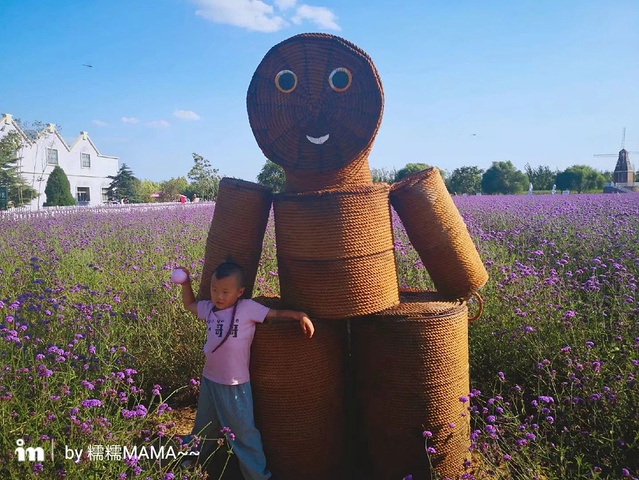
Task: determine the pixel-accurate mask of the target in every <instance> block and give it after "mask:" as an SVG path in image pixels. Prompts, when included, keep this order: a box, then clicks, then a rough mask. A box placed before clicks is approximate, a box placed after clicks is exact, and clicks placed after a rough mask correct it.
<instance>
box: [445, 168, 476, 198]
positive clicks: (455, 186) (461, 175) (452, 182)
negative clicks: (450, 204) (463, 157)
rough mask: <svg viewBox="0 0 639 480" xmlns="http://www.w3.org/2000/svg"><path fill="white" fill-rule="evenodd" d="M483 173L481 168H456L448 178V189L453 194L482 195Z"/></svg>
mask: <svg viewBox="0 0 639 480" xmlns="http://www.w3.org/2000/svg"><path fill="white" fill-rule="evenodd" d="M483 173H484V171H483V170H482V169H481V168H479V167H460V168H456V169H455V170H453V173H452V174H451V175H450V177H449V178H448V181H447V182H446V187H447V188H448V191H449V192H452V193H468V194H472V193H480V192H481V176H482V174H483Z"/></svg>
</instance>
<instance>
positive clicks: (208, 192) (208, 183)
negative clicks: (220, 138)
mask: <svg viewBox="0 0 639 480" xmlns="http://www.w3.org/2000/svg"><path fill="white" fill-rule="evenodd" d="M193 162H194V163H195V164H194V165H193V168H191V170H189V173H188V174H187V177H189V180H191V182H192V184H191V188H190V189H189V190H191V191H192V192H189V193H197V195H198V196H199V197H200V198H202V199H207V200H215V199H216V198H217V192H218V190H219V188H220V176H219V175H218V171H219V170H218V169H217V168H213V167H211V162H209V161H208V160H207V159H206V158H204V157H203V156H202V155H198V154H197V153H193Z"/></svg>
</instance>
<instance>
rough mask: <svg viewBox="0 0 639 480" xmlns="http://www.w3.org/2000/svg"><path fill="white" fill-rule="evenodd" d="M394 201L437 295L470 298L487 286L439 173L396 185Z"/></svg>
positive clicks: (428, 172) (426, 172) (424, 173)
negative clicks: (472, 294)
mask: <svg viewBox="0 0 639 480" xmlns="http://www.w3.org/2000/svg"><path fill="white" fill-rule="evenodd" d="M390 200H391V204H392V205H393V207H394V208H395V210H396V211H397V213H398V215H399V217H400V218H401V220H402V222H403V224H404V227H405V228H406V233H407V234H408V238H409V239H410V241H411V243H412V244H413V246H414V247H415V250H416V251H417V253H418V254H419V256H420V258H421V260H422V262H423V264H424V266H425V267H426V270H427V271H428V273H429V275H430V277H431V278H432V280H433V283H434V284H435V287H436V288H437V291H438V292H439V293H441V294H442V295H444V296H446V297H447V298H450V299H456V298H467V297H469V296H470V294H471V293H473V292H475V291H477V290H479V289H480V288H481V287H482V286H483V285H484V284H485V283H486V282H487V281H488V273H487V272H486V269H485V268H484V265H483V263H482V261H481V258H480V257H479V253H478V252H477V248H476V247H475V244H474V243H473V240H472V238H471V237H470V234H469V233H468V229H467V228H466V224H465V223H464V220H463V218H462V216H461V215H460V214H459V211H458V210H457V207H456V206H455V204H454V203H453V199H452V198H451V196H450V194H449V193H448V190H446V186H445V184H444V181H443V180H442V178H441V175H440V174H439V171H438V170H437V169H436V168H430V169H427V170H424V171H422V172H417V173H415V174H412V175H409V176H408V177H405V178H404V179H402V180H401V181H400V182H398V183H396V184H394V185H393V187H392V190H391V194H390Z"/></svg>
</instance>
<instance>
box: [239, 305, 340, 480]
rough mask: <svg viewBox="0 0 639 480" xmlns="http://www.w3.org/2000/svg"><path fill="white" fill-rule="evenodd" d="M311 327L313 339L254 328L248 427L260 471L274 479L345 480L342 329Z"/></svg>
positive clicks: (287, 328)
mask: <svg viewBox="0 0 639 480" xmlns="http://www.w3.org/2000/svg"><path fill="white" fill-rule="evenodd" d="M257 300H258V301H260V303H265V302H263V301H261V300H260V298H258V299H257ZM267 305H268V304H267ZM268 306H271V305H268ZM272 308H276V307H272ZM313 323H314V324H315V334H314V336H313V338H312V339H308V338H306V337H305V336H304V335H303V334H302V332H301V330H300V326H299V324H298V323H297V322H292V321H290V320H274V321H272V322H267V323H264V324H261V325H258V326H257V328H256V332H255V337H254V340H253V345H252V347H251V384H252V388H253V397H254V410H255V423H256V425H257V428H258V429H259V430H260V433H261V435H262V443H263V445H264V453H265V454H266V462H267V467H268V468H269V470H271V472H272V473H273V475H274V476H275V478H277V479H278V480H300V479H305V480H307V479H308V480H329V479H330V480H340V479H344V480H350V476H348V474H347V465H346V461H347V458H346V451H345V443H346V442H345V438H346V435H345V409H344V369H345V354H346V324H345V322H344V321H339V320H331V321H321V320H316V319H313Z"/></svg>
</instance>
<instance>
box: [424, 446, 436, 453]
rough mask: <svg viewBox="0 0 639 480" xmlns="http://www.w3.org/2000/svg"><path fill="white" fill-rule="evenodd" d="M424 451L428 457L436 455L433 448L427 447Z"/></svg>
mask: <svg viewBox="0 0 639 480" xmlns="http://www.w3.org/2000/svg"><path fill="white" fill-rule="evenodd" d="M426 451H427V452H428V454H429V455H435V454H436V453H437V450H435V449H434V448H433V447H428V448H427V449H426Z"/></svg>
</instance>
